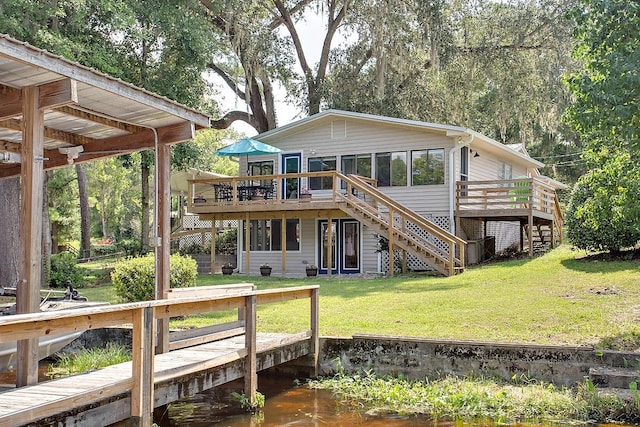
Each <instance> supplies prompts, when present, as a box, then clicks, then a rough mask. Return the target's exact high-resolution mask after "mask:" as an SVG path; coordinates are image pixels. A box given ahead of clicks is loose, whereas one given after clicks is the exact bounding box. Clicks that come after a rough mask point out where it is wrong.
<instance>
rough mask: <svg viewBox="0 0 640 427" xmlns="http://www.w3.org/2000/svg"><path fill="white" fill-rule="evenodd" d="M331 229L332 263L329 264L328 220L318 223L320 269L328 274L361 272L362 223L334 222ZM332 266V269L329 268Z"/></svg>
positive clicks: (345, 220) (348, 220)
mask: <svg viewBox="0 0 640 427" xmlns="http://www.w3.org/2000/svg"><path fill="white" fill-rule="evenodd" d="M332 224H333V226H332V229H331V262H329V230H328V229H329V227H328V222H327V220H321V221H319V222H318V242H319V243H318V253H319V261H320V262H319V263H318V265H319V269H318V271H319V272H320V273H322V274H326V273H327V272H328V270H329V268H331V274H337V273H343V274H349V273H359V272H360V223H359V222H358V221H356V220H353V219H338V220H333V222H332ZM329 265H331V267H330V266H329Z"/></svg>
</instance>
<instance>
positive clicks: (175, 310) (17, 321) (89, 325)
mask: <svg viewBox="0 0 640 427" xmlns="http://www.w3.org/2000/svg"><path fill="white" fill-rule="evenodd" d="M318 290H319V286H300V287H294V288H284V289H268V290H261V291H249V292H241V293H238V294H233V295H215V296H211V297H206V296H198V297H191V298H175V299H165V300H153V301H144V302H135V303H126V304H114V305H104V306H98V307H88V308H78V309H70V310H60V311H56V312H44V313H26V314H16V315H12V316H3V317H1V318H0V342H10V341H18V340H26V339H31V338H39V337H41V336H47V335H55V334H63V333H69V332H77V331H80V330H89V329H97V328H103V327H109V326H117V325H122V324H131V323H132V324H133V326H134V328H133V338H132V340H133V345H132V353H133V354H132V362H133V363H132V373H131V377H130V378H129V379H125V380H123V381H119V382H118V383H117V384H115V385H111V386H109V388H108V389H106V390H98V391H99V392H100V393H98V395H99V397H100V398H107V397H112V396H116V395H119V394H122V393H125V392H129V391H130V392H131V396H132V397H131V416H132V417H135V418H139V419H141V420H146V421H148V422H146V421H145V422H146V424H145V423H142V425H150V424H151V418H150V417H151V413H152V412H153V384H154V372H153V360H152V359H153V357H154V353H155V352H154V349H153V342H154V336H153V331H154V329H155V328H154V327H153V325H154V323H155V320H157V319H165V318H169V317H174V316H181V315H186V314H194V313H202V312H210V311H215V310H227V309H232V308H244V310H245V331H246V333H245V336H246V339H247V340H252V341H247V342H246V347H245V348H246V350H247V356H246V358H247V360H246V362H245V384H246V379H247V378H248V377H251V378H253V377H255V370H256V366H255V363H253V364H251V363H248V361H250V360H253V361H254V362H255V357H256V356H255V355H256V349H257V347H256V341H255V340H256V336H255V327H256V325H255V319H256V317H255V313H256V305H257V304H268V303H273V302H283V301H289V300H297V299H301V298H310V303H311V304H310V305H311V309H310V327H309V330H307V331H305V332H304V335H305V336H309V337H310V338H311V353H312V356H313V357H314V358H315V360H316V361H317V358H318V355H317V352H318V349H319V334H318V332H319V331H318V313H319V310H318V307H319V300H318V295H319V294H318ZM254 380H255V378H253V379H252V380H251V381H253V386H254V387H255V381H254ZM254 394H255V393H254ZM96 397H98V396H97V395H96V392H87V393H82V394H81V397H78V396H73V397H70V398H68V399H73V402H74V404H76V405H77V404H78V403H81V402H84V401H86V402H87V403H89V402H90V401H93V400H95V399H96ZM248 397H249V398H250V399H253V398H255V396H248ZM59 408H60V400H57V401H53V402H52V403H51V404H46V403H44V404H40V405H38V407H37V409H32V410H30V416H32V417H39V418H42V417H46V416H50V415H53V414H55V413H56V411H57V410H59ZM14 416H15V415H14V414H9V415H8V417H9V418H11V419H14V418H13V417H14ZM5 418H6V417H0V425H2V424H3V422H4V421H6V420H5ZM9 418H7V420H8V419H9Z"/></svg>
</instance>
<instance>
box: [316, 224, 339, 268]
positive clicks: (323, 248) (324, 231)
mask: <svg viewBox="0 0 640 427" xmlns="http://www.w3.org/2000/svg"><path fill="white" fill-rule="evenodd" d="M337 230H338V221H335V220H334V221H332V226H331V260H329V223H328V221H322V222H321V223H320V266H319V272H320V273H327V271H329V264H331V273H332V274H337V273H338V268H337V266H338V263H337V262H336V261H337V260H338V250H337V248H338V242H337V238H336V237H337V235H338V233H337V232H336V231H337ZM329 261H330V262H329Z"/></svg>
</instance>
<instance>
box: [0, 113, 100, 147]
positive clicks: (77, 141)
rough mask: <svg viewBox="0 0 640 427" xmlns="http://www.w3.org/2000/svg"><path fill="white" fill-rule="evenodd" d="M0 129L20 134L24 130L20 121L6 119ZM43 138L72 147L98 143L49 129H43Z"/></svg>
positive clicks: (0, 122)
mask: <svg viewBox="0 0 640 427" xmlns="http://www.w3.org/2000/svg"><path fill="white" fill-rule="evenodd" d="M0 128H5V129H11V130H15V131H17V132H22V129H23V128H24V124H23V123H22V120H18V119H6V120H2V121H0ZM44 136H45V138H48V139H55V140H57V141H62V142H66V143H69V144H72V145H85V144H89V143H91V142H94V141H99V140H96V139H93V138H88V137H86V136H82V135H78V134H75V133H71V132H65V131H62V130H58V129H53V128H50V127H45V128H44Z"/></svg>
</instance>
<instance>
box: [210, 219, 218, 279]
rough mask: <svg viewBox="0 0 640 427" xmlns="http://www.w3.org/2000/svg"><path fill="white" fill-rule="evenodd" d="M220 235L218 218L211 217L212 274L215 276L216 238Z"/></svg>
mask: <svg viewBox="0 0 640 427" xmlns="http://www.w3.org/2000/svg"><path fill="white" fill-rule="evenodd" d="M217 235H218V228H217V227H216V216H215V215H213V216H212V217H211V259H210V261H211V267H210V273H211V274H213V273H214V270H215V266H216V236H217Z"/></svg>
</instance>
